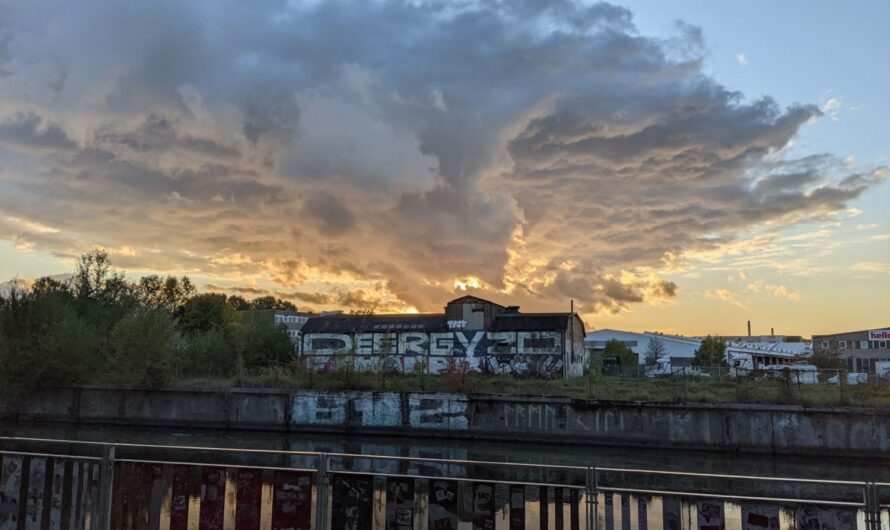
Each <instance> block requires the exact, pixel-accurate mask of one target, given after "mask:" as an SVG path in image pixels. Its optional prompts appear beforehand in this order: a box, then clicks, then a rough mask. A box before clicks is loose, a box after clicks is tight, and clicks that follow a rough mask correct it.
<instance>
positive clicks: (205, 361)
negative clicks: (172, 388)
mask: <svg viewBox="0 0 890 530" xmlns="http://www.w3.org/2000/svg"><path fill="white" fill-rule="evenodd" d="M184 342H185V344H184V348H183V350H182V352H181V353H180V357H179V359H178V360H177V366H178V367H179V370H178V372H179V374H180V375H181V376H183V377H189V376H201V375H220V376H230V375H232V374H233V373H234V372H235V366H236V364H237V362H238V355H237V353H236V351H235V348H234V347H233V345H232V343H231V341H230V339H229V338H228V337H226V334H225V332H224V331H223V330H221V329H211V330H209V331H205V332H203V333H192V334H190V335H187V336H186V337H185V338H184Z"/></svg>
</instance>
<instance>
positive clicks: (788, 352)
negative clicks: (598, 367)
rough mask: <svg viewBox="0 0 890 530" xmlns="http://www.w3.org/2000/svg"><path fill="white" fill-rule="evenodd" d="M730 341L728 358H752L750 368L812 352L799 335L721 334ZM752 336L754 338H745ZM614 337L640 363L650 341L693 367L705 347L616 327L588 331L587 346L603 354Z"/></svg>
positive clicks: (674, 361) (697, 340)
mask: <svg viewBox="0 0 890 530" xmlns="http://www.w3.org/2000/svg"><path fill="white" fill-rule="evenodd" d="M717 338H719V339H721V340H723V341H724V343H725V344H726V360H727V363H728V364H729V365H730V366H734V362H733V361H734V360H736V359H740V358H743V357H744V358H747V359H750V362H749V363H748V366H749V367H750V368H752V369H753V368H762V367H763V366H769V365H777V364H791V363H794V362H797V361H800V360H802V359H803V357H804V356H805V355H806V353H808V351H809V349H808V348H807V347H806V346H807V345H806V344H805V343H803V342H800V340H799V337H795V338H792V342H785V341H784V339H785V337H784V336H775V335H773V336H769V341H767V340H765V339H761V338H760V337H747V336H745V335H741V336H718V337H717ZM745 339H750V340H745ZM610 340H617V341H618V342H620V343H622V344H624V345H625V346H627V347H628V348H630V349H631V351H633V352H634V353H636V354H637V359H638V361H639V363H640V364H644V363H645V362H646V353H647V350H648V349H649V344H650V342H657V343H658V344H659V346H660V348H661V357H666V358H668V359H669V360H670V364H671V366H672V367H674V368H682V367H688V366H692V360H693V359H694V358H695V352H696V350H698V348H699V347H700V346H701V342H702V337H681V336H678V335H666V334H663V333H648V332H647V333H637V332H633V331H620V330H615V329H600V330H596V331H593V332H590V333H588V334H587V336H586V337H585V338H584V347H585V348H586V349H587V352H588V354H589V355H594V356H595V355H601V354H602V353H603V351H604V350H605V348H606V344H607V343H608V342H609V341H610Z"/></svg>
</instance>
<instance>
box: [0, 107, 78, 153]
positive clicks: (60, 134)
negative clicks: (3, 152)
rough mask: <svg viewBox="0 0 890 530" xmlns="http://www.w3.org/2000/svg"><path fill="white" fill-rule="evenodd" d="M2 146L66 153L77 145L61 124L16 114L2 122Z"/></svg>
mask: <svg viewBox="0 0 890 530" xmlns="http://www.w3.org/2000/svg"><path fill="white" fill-rule="evenodd" d="M0 144H6V145H7V146H10V147H12V148H21V149H36V150H50V151H65V150H68V149H73V148H74V147H76V144H75V143H74V142H73V141H72V140H71V139H70V138H68V135H67V134H66V133H65V131H64V130H63V129H62V128H61V127H60V126H59V124H56V123H52V122H50V121H48V120H46V119H45V118H43V117H41V116H38V115H36V114H33V113H22V112H19V113H15V114H14V115H12V116H9V117H8V118H7V119H5V120H3V121H0Z"/></svg>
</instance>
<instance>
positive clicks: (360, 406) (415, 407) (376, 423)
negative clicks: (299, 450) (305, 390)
mask: <svg viewBox="0 0 890 530" xmlns="http://www.w3.org/2000/svg"><path fill="white" fill-rule="evenodd" d="M291 411H292V412H291V422H292V423H294V424H296V425H329V426H347V425H351V426H363V427H402V426H410V427H413V428H417V429H460V430H466V429H468V428H469V419H468V416H469V404H468V401H467V398H466V397H464V396H461V395H457V394H406V395H403V394H399V393H395V392H351V393H343V392H336V393H330V394H325V393H319V394H302V393H299V394H294V395H293V403H292V407H291Z"/></svg>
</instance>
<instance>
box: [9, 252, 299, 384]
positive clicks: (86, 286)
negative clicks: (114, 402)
mask: <svg viewBox="0 0 890 530" xmlns="http://www.w3.org/2000/svg"><path fill="white" fill-rule="evenodd" d="M243 309H290V310H295V309H296V307H294V305H293V304H291V303H290V302H286V301H282V300H277V299H275V298H273V297H262V298H257V299H255V300H252V301H247V300H245V299H243V298H241V297H238V296H233V297H228V298H227V297H226V296H225V295H222V294H196V292H195V287H194V286H193V285H192V283H191V281H190V280H189V278H188V277H185V276H183V277H181V278H177V277H173V276H168V277H166V278H162V277H160V276H146V277H143V278H141V279H140V280H138V281H135V282H133V281H130V280H128V279H127V278H126V277H125V276H124V275H123V274H122V273H120V272H118V271H115V270H114V269H113V268H112V267H111V263H110V261H109V259H108V254H107V253H106V252H104V251H101V250H96V251H93V252H90V253H89V254H86V255H84V256H82V257H81V258H80V260H79V262H78V264H77V267H76V269H75V271H74V274H73V275H72V276H71V278H70V279H69V280H67V281H58V280H54V279H52V278H41V279H40V280H37V281H36V282H35V283H34V285H32V286H31V288H30V289H23V288H18V287H14V288H13V289H12V290H11V291H10V292H9V293H8V294H4V295H0V386H2V388H3V389H5V390H8V391H12V392H21V391H26V390H30V389H36V388H42V389H45V388H53V387H58V386H63V385H72V384H122V385H147V386H163V385H168V384H171V383H172V382H173V381H175V380H177V379H179V378H181V377H183V376H185V375H186V374H188V376H190V377H195V376H219V377H232V376H235V375H236V372H237V370H239V369H241V370H242V371H243V370H245V369H247V370H252V369H258V368H260V367H266V366H271V365H274V364H276V363H278V364H281V363H291V362H293V344H292V343H291V341H290V338H289V337H288V335H287V332H286V331H285V329H284V328H283V327H282V326H280V325H277V324H275V322H274V320H273V318H271V316H269V315H268V314H267V315H259V314H255V313H254V314H252V313H247V314H244V313H242V314H239V313H238V310H243Z"/></svg>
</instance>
